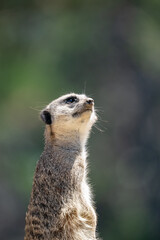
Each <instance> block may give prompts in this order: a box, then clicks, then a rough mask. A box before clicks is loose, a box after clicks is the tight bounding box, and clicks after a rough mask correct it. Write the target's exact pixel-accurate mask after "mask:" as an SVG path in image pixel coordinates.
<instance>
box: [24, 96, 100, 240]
mask: <svg viewBox="0 0 160 240" xmlns="http://www.w3.org/2000/svg"><path fill="white" fill-rule="evenodd" d="M44 113H45V114H44ZM41 116H42V120H43V121H44V122H45V123H46V129H45V147H44V151H43V153H42V155H41V157H40V160H39V161H38V163H37V166H36V171H35V175H34V181H33V187H32V193H31V199H30V203H29V206H28V211H27V213H26V226H25V237H24V240H33V239H34V240H42V239H44V240H96V239H97V238H96V222H97V219H96V213H95V210H94V208H93V203H92V200H91V193H90V188H89V185H88V184H87V181H86V177H87V176H86V174H87V173H86V167H87V164H86V150H85V144H86V141H87V138H88V135H89V132H90V129H91V127H92V125H93V124H94V123H95V121H96V119H97V117H96V115H95V112H94V103H93V100H92V99H89V98H87V97H86V96H85V95H83V94H82V95H78V94H68V95H65V96H62V97H60V98H58V99H56V100H55V101H53V102H51V103H50V104H49V105H48V106H47V107H46V108H45V109H44V110H43V111H42V113H41Z"/></svg>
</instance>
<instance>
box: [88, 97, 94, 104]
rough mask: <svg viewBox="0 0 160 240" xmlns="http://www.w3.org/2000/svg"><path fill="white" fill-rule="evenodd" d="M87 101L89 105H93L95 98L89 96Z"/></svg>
mask: <svg viewBox="0 0 160 240" xmlns="http://www.w3.org/2000/svg"><path fill="white" fill-rule="evenodd" d="M86 103H87V104H89V105H93V103H94V100H93V99H92V98H88V99H87V101H86Z"/></svg>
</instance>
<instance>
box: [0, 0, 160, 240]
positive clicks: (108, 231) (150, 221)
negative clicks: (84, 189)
mask: <svg viewBox="0 0 160 240" xmlns="http://www.w3.org/2000/svg"><path fill="white" fill-rule="evenodd" d="M159 13H160V1H159V0H152V1H148V0H134V1H132V0H130V1H129V0H128V1H127V0H114V1H113V0H92V1H90V0H81V1H80V0H68V1H66V0H59V1H57V0H55V1H51V0H47V1H42V0H39V1H38V0H21V1H19V0H12V1H4V0H2V1H1V3H0V111H1V114H0V239H2V240H21V239H23V236H24V226H25V220H24V219H25V212H26V209H27V205H28V202H29V197H30V192H31V187H32V180H33V174H34V169H35V165H36V162H37V161H38V159H39V156H40V154H41V152H42V150H43V145H44V139H43V131H44V125H43V123H42V122H41V121H40V119H39V111H40V110H41V109H43V107H44V106H45V105H46V104H48V103H49V102H50V101H51V100H53V99H55V98H57V97H59V96H60V95H62V94H65V93H68V92H77V93H84V92H85V93H86V94H87V95H89V96H90V97H93V98H94V100H95V104H96V107H97V109H98V115H99V122H98V124H97V128H100V129H101V130H102V131H99V130H98V129H96V128H94V129H93V132H92V134H91V138H90V140H89V144H88V145H89V153H90V155H89V163H90V164H89V165H90V174H89V175H90V179H91V183H92V186H93V191H94V194H95V202H96V207H97V212H98V216H99V217H98V218H99V220H98V232H99V235H100V237H101V238H102V239H103V240H117V239H119V240H128V239H129V240H143V239H145V240H153V239H156V240H157V239H160V187H159V185H160V174H159V172H160V110H159V109H160V14H159Z"/></svg>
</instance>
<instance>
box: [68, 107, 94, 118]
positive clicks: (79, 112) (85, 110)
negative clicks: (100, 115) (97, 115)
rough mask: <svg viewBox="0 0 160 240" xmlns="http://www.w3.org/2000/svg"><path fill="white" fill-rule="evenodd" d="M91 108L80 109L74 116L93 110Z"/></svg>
mask: <svg viewBox="0 0 160 240" xmlns="http://www.w3.org/2000/svg"><path fill="white" fill-rule="evenodd" d="M92 111H93V110H92V109H91V108H87V109H83V110H82V111H78V112H75V113H73V114H72V117H79V116H80V115H81V114H82V113H84V112H92Z"/></svg>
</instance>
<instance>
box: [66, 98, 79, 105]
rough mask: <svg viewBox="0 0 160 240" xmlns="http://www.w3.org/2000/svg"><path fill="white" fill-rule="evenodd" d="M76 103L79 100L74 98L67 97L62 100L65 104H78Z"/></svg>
mask: <svg viewBox="0 0 160 240" xmlns="http://www.w3.org/2000/svg"><path fill="white" fill-rule="evenodd" d="M78 101H79V99H78V98H77V97H75V96H71V97H68V98H66V99H65V100H64V102H65V103H67V104H70V103H74V102H78Z"/></svg>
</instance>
